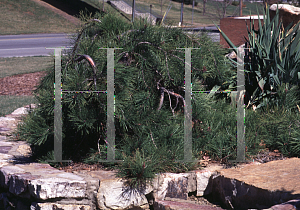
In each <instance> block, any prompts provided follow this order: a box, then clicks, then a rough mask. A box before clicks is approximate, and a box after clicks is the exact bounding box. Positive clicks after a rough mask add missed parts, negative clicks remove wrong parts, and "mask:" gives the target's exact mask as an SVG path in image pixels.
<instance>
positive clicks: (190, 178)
mask: <svg viewBox="0 0 300 210" xmlns="http://www.w3.org/2000/svg"><path fill="white" fill-rule="evenodd" d="M153 187H154V189H155V190H154V191H153V195H154V197H155V200H164V198H165V197H170V198H181V199H185V200H186V199H187V197H188V193H189V192H193V191H196V189H197V187H196V176H195V173H194V172H192V173H180V174H175V173H164V174H161V175H158V176H157V178H156V179H155V180H154V182H153Z"/></svg>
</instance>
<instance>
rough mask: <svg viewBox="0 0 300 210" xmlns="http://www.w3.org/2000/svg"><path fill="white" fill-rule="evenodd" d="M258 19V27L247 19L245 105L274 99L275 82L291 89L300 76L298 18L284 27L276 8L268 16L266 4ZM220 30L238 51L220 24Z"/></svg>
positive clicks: (248, 105)
mask: <svg viewBox="0 0 300 210" xmlns="http://www.w3.org/2000/svg"><path fill="white" fill-rule="evenodd" d="M258 23H259V28H258V29H257V30H255V28H254V20H251V19H250V26H249V27H248V26H247V30H248V39H246V46H247V47H248V48H250V50H249V63H248V64H247V65H246V66H245V67H246V68H245V69H246V70H245V73H246V81H245V85H246V93H247V94H249V95H250V96H251V97H250V100H249V102H248V104H247V108H248V107H250V106H252V105H254V104H255V105H256V106H257V108H260V107H261V106H262V104H261V102H262V100H263V99H264V98H269V99H271V100H276V96H278V94H277V92H276V91H277V90H278V86H280V85H282V84H286V89H290V88H292V86H293V85H299V79H300V42H299V40H300V32H299V30H298V29H299V24H300V22H298V23H297V24H296V25H294V26H292V23H291V24H290V25H289V26H288V27H287V28H283V25H282V22H281V21H279V12H278V9H277V11H276V15H275V17H274V18H273V19H272V20H270V15H269V10H268V7H267V9H266V12H265V11H264V23H263V25H262V24H261V21H258ZM219 31H220V33H221V34H222V36H223V37H224V39H225V40H226V41H227V43H228V44H229V45H230V47H232V48H234V51H235V52H236V53H237V47H236V46H235V45H234V44H233V43H232V42H231V41H230V40H229V38H228V37H227V36H226V35H225V33H224V32H223V31H222V30H221V29H220V28H219ZM294 105H295V104H294ZM295 106H296V105H295Z"/></svg>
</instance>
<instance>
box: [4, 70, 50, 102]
mask: <svg viewBox="0 0 300 210" xmlns="http://www.w3.org/2000/svg"><path fill="white" fill-rule="evenodd" d="M46 73H47V72H45V71H41V72H35V73H29V74H19V75H14V76H10V77H4V78H0V95H17V96H21V95H26V96H31V95H33V94H32V91H33V90H34V89H35V86H37V85H38V84H39V82H40V78H41V77H43V76H45V75H46Z"/></svg>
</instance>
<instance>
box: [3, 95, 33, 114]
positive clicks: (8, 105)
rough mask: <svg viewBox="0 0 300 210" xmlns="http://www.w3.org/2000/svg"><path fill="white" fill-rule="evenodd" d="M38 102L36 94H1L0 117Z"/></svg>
mask: <svg viewBox="0 0 300 210" xmlns="http://www.w3.org/2000/svg"><path fill="white" fill-rule="evenodd" d="M34 103H36V101H35V98H34V96H10V95H5V96H1V95H0V117H4V116H5V115H8V114H11V113H12V112H13V111H14V110H16V109H17V108H20V107H23V106H26V105H28V104H34Z"/></svg>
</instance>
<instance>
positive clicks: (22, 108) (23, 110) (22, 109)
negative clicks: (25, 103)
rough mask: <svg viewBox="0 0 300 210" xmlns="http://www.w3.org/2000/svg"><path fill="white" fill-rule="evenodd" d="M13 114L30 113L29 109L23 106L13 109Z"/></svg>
mask: <svg viewBox="0 0 300 210" xmlns="http://www.w3.org/2000/svg"><path fill="white" fill-rule="evenodd" d="M11 114H13V115H22V114H28V109H27V108H25V107H21V108H18V109H16V110H15V111H13V112H12V113H11Z"/></svg>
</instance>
